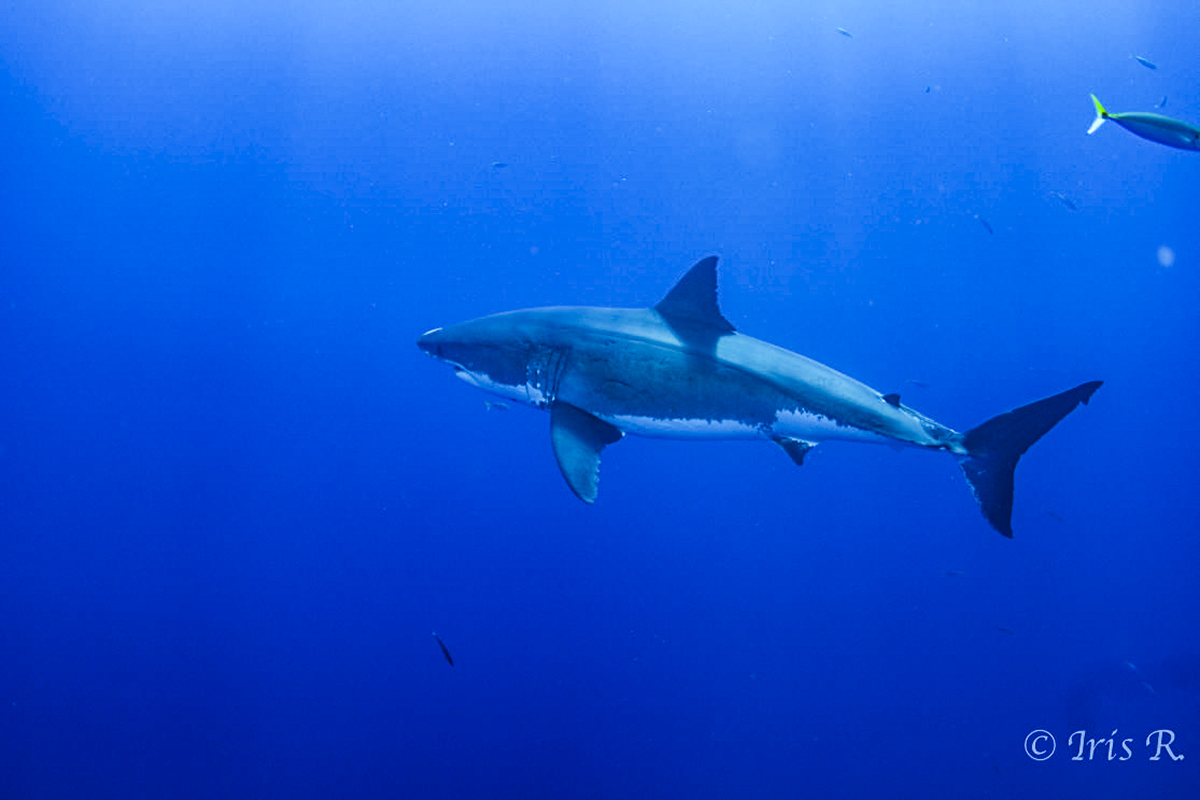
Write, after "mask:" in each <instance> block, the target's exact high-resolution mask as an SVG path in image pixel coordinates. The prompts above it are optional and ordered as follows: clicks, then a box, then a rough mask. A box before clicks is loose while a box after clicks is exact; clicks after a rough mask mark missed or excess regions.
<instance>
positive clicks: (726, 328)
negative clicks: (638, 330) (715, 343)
mask: <svg viewBox="0 0 1200 800" xmlns="http://www.w3.org/2000/svg"><path fill="white" fill-rule="evenodd" d="M654 310H655V311H657V312H658V313H659V314H661V315H662V317H663V319H665V320H666V321H667V324H669V325H670V326H671V327H672V328H675V329H676V330H678V329H679V328H681V327H682V328H706V329H709V330H713V331H716V332H717V333H718V334H720V333H733V332H734V330H736V329H735V328H734V327H733V325H731V324H730V323H729V320H727V319H725V317H723V316H721V309H720V308H719V307H718V306H717V257H716V256H709V257H708V258H702V259H700V260H699V261H697V262H696V265H695V266H693V267H692V268H691V269H689V270H688V272H687V274H686V275H684V276H683V277H682V278H680V279H679V283H677V284H675V287H674V288H673V289H671V291H669V292H667V296H666V297H664V298H663V299H662V300H661V301H659V304H658V305H656V306H655V307H654Z"/></svg>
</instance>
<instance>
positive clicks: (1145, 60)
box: [1134, 55, 1158, 69]
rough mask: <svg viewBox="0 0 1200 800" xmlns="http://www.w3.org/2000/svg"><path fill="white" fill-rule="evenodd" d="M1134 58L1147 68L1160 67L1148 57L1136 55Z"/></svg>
mask: <svg viewBox="0 0 1200 800" xmlns="http://www.w3.org/2000/svg"><path fill="white" fill-rule="evenodd" d="M1134 59H1135V60H1136V61H1137V62H1138V63H1139V64H1141V65H1142V66H1143V67H1145V68H1146V69H1158V65H1157V64H1155V63H1154V62H1153V61H1151V60H1150V59H1148V58H1142V57H1141V56H1138V55H1135V56H1134Z"/></svg>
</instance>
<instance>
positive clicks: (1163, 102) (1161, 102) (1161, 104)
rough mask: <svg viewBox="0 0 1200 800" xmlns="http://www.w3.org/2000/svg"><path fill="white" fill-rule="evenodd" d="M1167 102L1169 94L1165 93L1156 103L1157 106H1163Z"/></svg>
mask: <svg viewBox="0 0 1200 800" xmlns="http://www.w3.org/2000/svg"><path fill="white" fill-rule="evenodd" d="M1166 104H1167V96H1166V95H1165V94H1164V95H1163V99H1162V100H1159V101H1158V102H1157V103H1155V104H1154V107H1155V108H1162V107H1163V106H1165V105H1166Z"/></svg>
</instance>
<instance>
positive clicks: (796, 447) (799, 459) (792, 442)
mask: <svg viewBox="0 0 1200 800" xmlns="http://www.w3.org/2000/svg"><path fill="white" fill-rule="evenodd" d="M772 441H774V442H775V444H777V445H779V446H780V447H782V448H783V452H785V453H787V454H788V458H790V459H792V461H795V462H796V466H797V467H802V466H804V456H806V455H807V454H808V451H809V450H812V449H813V448H814V447H816V446H817V443H816V442H806V441H804V440H803V439H792V438H789V437H787V436H780V437H777V438H775V439H773V440H772Z"/></svg>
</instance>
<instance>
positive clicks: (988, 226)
mask: <svg viewBox="0 0 1200 800" xmlns="http://www.w3.org/2000/svg"><path fill="white" fill-rule="evenodd" d="M975 219H977V220H979V224H980V225H982V226H983V229H984V230H985V231H987V232H988V233H995V232H996V231H994V230H993V229H992V223H990V222H988V221H987V220H986V219H984V218H983V217H981V216H979V215H978V214H976V215H975Z"/></svg>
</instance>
